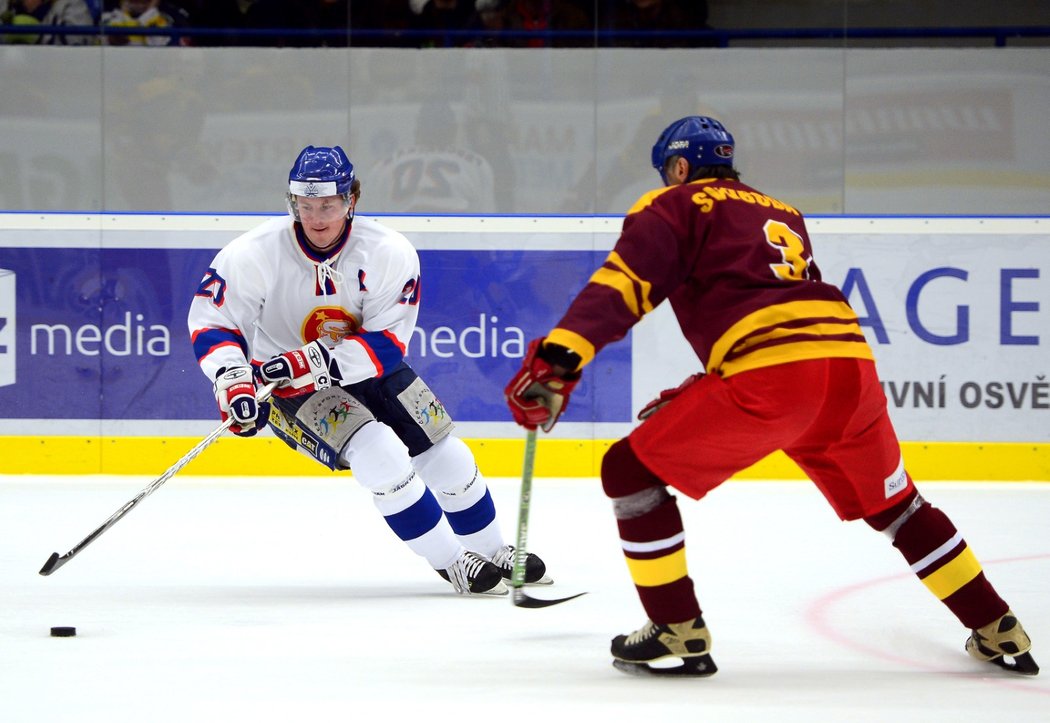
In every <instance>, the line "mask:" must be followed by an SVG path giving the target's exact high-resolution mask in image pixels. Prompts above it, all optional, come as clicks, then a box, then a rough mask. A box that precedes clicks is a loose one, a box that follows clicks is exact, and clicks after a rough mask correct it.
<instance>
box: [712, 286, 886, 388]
mask: <svg viewBox="0 0 1050 723" xmlns="http://www.w3.org/2000/svg"><path fill="white" fill-rule="evenodd" d="M805 319H813V326H814V327H816V326H817V325H819V324H828V323H829V322H828V321H827V320H828V319H839V320H841V321H843V322H846V323H847V324H857V315H856V314H855V313H854V312H853V309H851V308H850V306H849V304H846V303H845V302H842V301H789V302H787V303H785V304H775V305H773V306H767V307H765V308H763V309H759V310H758V311H755V312H752V313H751V314H748V315H747V316H745V317H744V318H743V319H740V320H739V321H737V322H736V323H735V324H733V326H731V327H730V328H729V329H727V330H726V332H725V333H724V334H722V336H721V337H719V339H718V341H716V342H715V343H714V346H712V347H711V355H710V358H709V359H708V363H707V368H708V370H709V372H715V373H719V374H721V375H722V376H731V375H732V374H736V373H738V372H742V371H746V370H748V369H758V368H760V367H765V366H771V365H773V364H782V363H785V362H790V361H800V360H802V359H819V358H822V357H851V358H858V359H872V358H873V354H872V352H871V349H870V348H869V347H868V345H867V343H866V342H864V341H862V340H858V341H855V342H850V341H839V340H830V339H829V340H827V341H820V340H816V341H814V340H806V341H800V342H792V343H785V344H781V345H779V346H777V347H770V348H769V349H762V350H758V351H755V352H752V353H750V354H746V355H744V356H741V357H739V358H736V359H733V360H731V361H728V362H727V361H726V356H727V355H728V354H729V353H730V351H732V350H733V349H734V347H735V346H736V345H737V344H739V343H740V342H741V341H742V340H744V339H745V338H747V337H748V335H750V334H753V333H755V332H758V331H759V330H761V329H766V328H767V327H777V326H781V325H782V324H785V323H788V322H794V321H798V320H805ZM831 326H832V327H837V328H838V329H839V330H838V331H837V332H835V333H837V334H841V333H842V329H843V328H846V327H838V325H837V324H832V325H831ZM805 328H806V327H803V328H801V329H799V328H797V327H792V331H795V332H799V333H801V332H803V331H804V330H805ZM829 328H831V327H829ZM856 328H857V331H858V332H859V330H860V327H859V325H857V327H856ZM762 333H763V334H765V335H767V337H768V335H769V334H771V333H772V330H770V331H765V332H762ZM747 343H750V340H748V342H747Z"/></svg>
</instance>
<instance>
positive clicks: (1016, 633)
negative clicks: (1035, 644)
mask: <svg viewBox="0 0 1050 723" xmlns="http://www.w3.org/2000/svg"><path fill="white" fill-rule="evenodd" d="M1031 649H1032V641H1031V639H1029V637H1028V635H1027V633H1025V631H1024V628H1023V627H1021V622H1020V621H1019V620H1018V619H1017V616H1016V615H1014V613H1013V611H1012V610H1007V611H1006V614H1005V615H1003V616H1002V617H1001V618H999V619H998V620H995V621H993V622H990V623H988V624H987V625H985V626H984V627H981V628H975V629H974V630H972V631H971V634H970V637H969V638H967V639H966V652H967V653H969V654H970V656H971V657H973V658H976V659H977V660H980V661H982V662H986V663H994V664H995V665H998V666H999V667H1000V668H1003V669H1005V670H1009V671H1010V672H1012V673H1019V674H1021V675H1037V674H1038V673H1039V666H1038V665H1036V662H1035V660H1034V659H1033V658H1032V654H1031V653H1030V652H1028V651H1029V650H1031ZM1007 657H1009V658H1011V660H1007Z"/></svg>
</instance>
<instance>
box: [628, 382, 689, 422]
mask: <svg viewBox="0 0 1050 723" xmlns="http://www.w3.org/2000/svg"><path fill="white" fill-rule="evenodd" d="M703 377H704V373H703V372H700V373H699V374H694V375H693V376H691V377H689V378H688V379H686V380H685V381H684V382H682V383H681V384H679V385H678V386H677V387H675V388H674V389H665V390H663V391H662V392H660V396H658V397H657V398H656V399H654V400H653V401H651V402H649V403H648V404H646V405H645V406H644V407H642V410H641V411H640V412H638V419H639V420H641V421H643V422H644V421H645V420H646V419H648V418H649V417H651V416H653V414H654V413H655V412H656V410H657V409H659V408H660V407H662V406H664V405H665V404H667V403H668V402H669V401H671V400H672V399H674V398H675V397H677V396H678V395H679V394H681V393H682V392H684V391H685V388H686V387H688V386H689V385H690V384H692V383H693V382H698V381H700V380H701V379H703Z"/></svg>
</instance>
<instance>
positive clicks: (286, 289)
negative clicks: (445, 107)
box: [189, 146, 550, 594]
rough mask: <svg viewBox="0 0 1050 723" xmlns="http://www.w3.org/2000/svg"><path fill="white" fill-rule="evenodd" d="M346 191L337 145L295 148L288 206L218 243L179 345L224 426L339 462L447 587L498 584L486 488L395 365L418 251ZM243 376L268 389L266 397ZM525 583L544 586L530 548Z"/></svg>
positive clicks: (500, 569) (497, 551)
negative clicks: (266, 430) (364, 213)
mask: <svg viewBox="0 0 1050 723" xmlns="http://www.w3.org/2000/svg"><path fill="white" fill-rule="evenodd" d="M360 194H361V183H360V181H359V180H358V179H357V178H356V177H355V174H354V167H353V164H351V162H350V160H349V158H347V156H346V153H344V151H343V149H342V148H340V147H339V146H334V147H331V148H327V147H314V146H307V147H306V148H305V149H303V151H302V152H301V153H300V154H299V157H298V158H297V159H296V161H295V164H294V166H293V167H292V169H291V172H290V173H289V177H288V206H289V210H290V215H289V216H285V217H280V218H274V219H271V220H269V221H266V222H264V223H263V224H262V225H260V226H258V227H257V228H255V229H253V230H251V231H248V232H247V233H245V234H242V235H241V236H239V237H237V238H236V239H234V240H233V241H231V242H230V243H229V244H228V245H227V246H226V247H225V248H223V249H222V250H221V251H219V253H218V254H217V255H216V256H215V259H214V261H213V262H212V265H211V267H210V268H208V270H207V272H206V273H205V274H204V278H203V279H202V281H201V283H200V286H199V287H198V289H197V293H196V295H195V297H194V299H193V301H192V303H191V305H190V311H189V329H190V334H191V338H192V341H193V349H194V353H195V354H196V357H197V360H198V362H199V363H200V366H201V369H202V370H203V372H204V373H205V375H206V376H207V377H208V379H210V380H213V385H214V386H213V388H214V392H215V397H216V401H217V402H218V406H219V410H220V413H221V416H222V418H223V419H224V420H225V419H227V418H228V417H233V421H234V424H233V426H231V430H232V431H233V432H234V433H236V434H239V435H243V436H250V435H252V434H255V433H256V431H258V430H259V429H261V428H262V427H264V426H265V425H266V423H267V422H268V423H269V425H270V427H271V429H272V430H273V431H274V433H275V434H276V435H277V436H278V437H280V438H281V439H282V440H284V441H285V442H286V443H287V444H288V445H289V446H291V447H293V448H296V449H298V450H299V451H301V452H304V453H306V454H307V455H309V456H311V457H313V458H314V459H316V460H317V461H319V462H320V463H322V464H324V465H326V466H328V467H329V468H331V469H333V470H339V469H351V470H352V471H353V474H354V478H355V479H356V480H357V481H358V482H359V483H360V484H361V485H363V486H364V487H366V488H367V489H369V490H370V491H371V492H372V499H373V501H374V502H375V505H376V508H377V509H378V510H379V512H380V514H382V515H383V518H384V519H385V520H386V522H387V524H388V525H389V527H390V528H391V529H392V530H393V531H394V533H395V534H396V535H397V536H398V537H399V538H400V539H401V540H403V541H404V542H405V544H407V545H408V546H409V548H411V549H412V551H413V552H415V553H416V554H418V555H420V556H422V557H424V558H425V559H426V561H427V562H428V563H429V564H430V565H431V567H433V568H434V569H435V570H437V571H438V573H439V574H440V575H441V576H442V577H444V578H445V579H446V580H448V581H449V582H451V583H452V585H453V587H454V588H455V590H456V591H457V592H459V593H463V594H482V593H484V594H505V593H506V592H507V586H506V585H505V583H504V580H505V579H509V578H510V576H511V572H512V570H513V559H514V554H513V552H514V548H513V547H512V546H510V545H507V544H505V543H504V541H503V537H502V534H501V532H500V529H499V524H498V522H497V520H496V510H495V506H494V504H493V501H492V496H491V494H490V493H489V490H488V487H487V486H486V484H485V481H484V479H483V478H482V476H481V474H480V472H479V471H478V468H477V464H476V463H475V460H474V456H473V454H472V453H471V451H470V449H469V448H468V447H467V445H466V444H464V443H463V441H462V440H460V439H459V438H458V437H456V436H455V435H453V434H452V419H451V417H450V416H449V414H448V411H447V410H446V409H445V408H444V406H443V405H442V404H441V402H440V401H439V400H438V398H437V397H436V396H435V395H434V393H433V392H432V391H431V390H430V388H429V387H428V386H427V384H426V383H425V382H424V381H423V380H422V379H420V378H419V377H418V376H417V375H416V373H415V372H414V371H413V370H412V368H411V367H410V366H409V365H408V364H406V363H405V361H404V355H405V346H406V344H407V343H408V340H409V338H410V337H411V336H412V330H413V329H414V328H415V324H416V317H417V315H418V312H419V302H420V269H419V258H418V255H417V254H416V251H415V249H414V248H413V247H412V245H411V244H410V243H409V241H408V240H407V239H406V238H405V237H404V236H403V235H401V234H400V233H398V232H396V231H394V230H392V229H389V228H387V227H385V226H382V225H380V224H378V223H376V222H374V221H371V220H369V219H363V218H355V217H354V212H355V210H356V206H357V200H358V198H359V197H360ZM257 380H262V382H265V383H276V384H277V387H276V389H275V390H274V396H273V397H272V399H271V400H270V402H269V403H260V402H259V401H258V399H257V398H256V381H257ZM526 582H530V583H543V584H546V583H549V582H550V578H549V577H548V576H547V575H546V570H545V566H544V564H543V562H542V561H541V560H540V558H539V557H537V556H536V555H534V554H531V553H530V554H529V555H528V558H527V561H526Z"/></svg>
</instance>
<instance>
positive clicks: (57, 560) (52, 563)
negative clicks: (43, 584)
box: [40, 552, 69, 575]
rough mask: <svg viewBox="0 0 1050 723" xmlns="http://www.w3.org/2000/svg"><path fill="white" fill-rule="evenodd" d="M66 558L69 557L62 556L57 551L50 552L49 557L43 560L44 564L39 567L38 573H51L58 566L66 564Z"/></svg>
mask: <svg viewBox="0 0 1050 723" xmlns="http://www.w3.org/2000/svg"><path fill="white" fill-rule="evenodd" d="M68 559H69V558H68V557H62V556H61V555H59V554H58V553H57V552H52V553H51V557H49V558H47V562H45V563H44V566H43V567H42V568H40V574H41V575H50V574H51V573H53V572H54V571H55V570H57V569H58V568H60V567H62V566H63V565H65V564H66V560H68Z"/></svg>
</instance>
